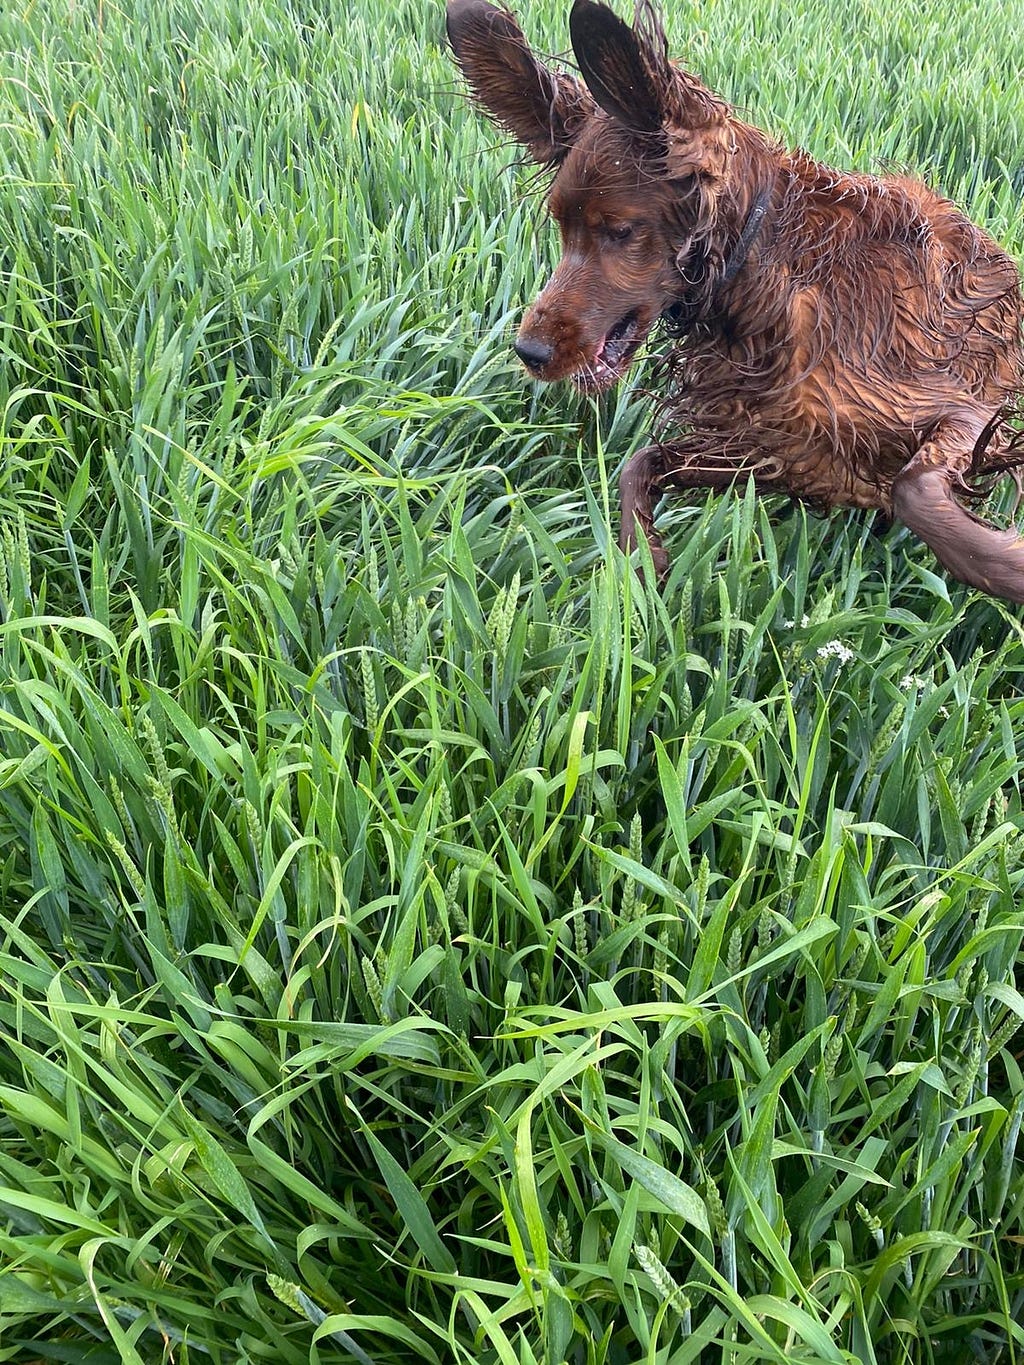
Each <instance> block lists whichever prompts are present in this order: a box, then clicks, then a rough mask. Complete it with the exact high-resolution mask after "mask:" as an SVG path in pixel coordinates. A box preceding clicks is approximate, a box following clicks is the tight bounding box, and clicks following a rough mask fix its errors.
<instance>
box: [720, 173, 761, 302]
mask: <svg viewBox="0 0 1024 1365" xmlns="http://www.w3.org/2000/svg"><path fill="white" fill-rule="evenodd" d="M771 197H772V192H771V189H770V188H768V189H764V190H762V191H761V193H760V194H759V195H758V196H757V198H756V199H755V200H754V205H753V208H752V209H751V210H750V212H749V213H748V214H747V221H746V222H745V223H744V224H743V229H742V231H741V232H740V235H739V239H738V240H737V242H736V245H735V246H734V247H733V249H732V252H731V254H730V256H729V259H728V260H727V261H726V263H725V269H724V270H723V271H722V275H721V278H720V279H719V281H718V285H719V288H721V286H722V285H723V284H729V283H730V281H732V280H734V279H735V278H736V276H737V275H738V274H739V273H740V271H741V270H742V269H743V266H744V264H745V263H746V259H747V257H748V256H749V255H750V249H751V247H752V246H753V245H754V243H755V242H756V241H757V236H758V233H759V232H760V231H761V224H762V223H763V222H764V216H765V214H766V213H767V212H768V204H769V201H770V200H771Z"/></svg>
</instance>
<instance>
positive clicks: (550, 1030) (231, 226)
mask: <svg viewBox="0 0 1024 1365" xmlns="http://www.w3.org/2000/svg"><path fill="white" fill-rule="evenodd" d="M1022 19H1024V9H1022V7H1021V5H1020V4H1019V3H1017V0H1014V3H1013V4H1007V5H1004V6H1001V7H992V6H982V5H980V4H970V5H962V4H958V5H955V6H954V5H952V4H950V3H946V2H945V0H930V3H928V4H926V5H925V6H923V7H920V6H919V7H918V8H917V9H915V10H914V11H912V12H911V11H900V10H893V9H892V7H890V6H882V5H876V4H874V3H869V0H864V3H863V4H861V5H859V6H856V7H849V6H848V7H846V9H845V10H844V11H843V12H842V14H840V13H839V12H838V11H833V9H832V7H830V6H825V5H817V4H816V5H813V6H810V7H805V8H804V9H802V10H799V11H797V12H794V11H793V9H792V7H786V8H783V7H777V6H771V7H769V6H767V5H764V4H760V3H755V2H754V0H748V3H747V4H746V5H743V6H735V7H725V6H720V5H718V4H708V5H704V6H701V7H697V6H687V5H685V4H684V5H680V6H677V7H675V8H674V9H673V11H672V14H671V16H670V26H671V29H672V33H673V39H674V45H675V47H676V50H678V51H681V52H684V53H686V55H687V56H688V57H689V59H690V60H691V61H692V62H693V64H694V65H696V66H697V67H698V68H699V69H700V70H702V72H703V73H704V74H705V75H706V77H707V78H708V79H709V80H710V81H711V82H712V83H714V84H715V85H716V86H717V87H718V88H721V89H722V90H723V91H724V92H725V93H726V94H728V95H729V96H730V97H731V98H732V99H733V100H734V101H735V102H736V103H738V104H740V105H742V106H743V107H744V108H745V109H746V110H748V111H749V114H750V116H751V117H752V118H755V119H757V120H758V121H760V122H762V123H765V124H767V125H769V126H771V127H773V128H774V129H776V130H777V131H778V132H779V133H780V134H782V135H784V136H785V137H786V138H788V139H789V140H792V141H801V142H803V143H805V144H807V145H808V146H810V147H811V148H812V149H813V151H814V152H815V153H816V154H817V155H820V156H822V157H825V158H829V159H832V160H835V161H837V162H843V163H847V164H849V163H853V164H857V165H860V166H868V167H870V166H877V165H879V164H892V163H895V164H900V165H908V166H915V167H918V168H920V169H922V170H923V171H925V172H926V173H928V174H929V175H930V177H931V178H933V179H935V180H937V181H939V182H940V183H942V184H943V185H944V186H945V187H947V188H948V189H949V190H950V191H951V192H952V193H954V194H955V195H957V196H958V197H959V198H960V199H961V201H962V202H963V203H964V204H965V206H966V207H968V208H969V209H970V210H971V211H972V212H973V213H974V214H975V215H976V216H977V217H978V218H979V220H981V221H983V222H985V223H987V224H988V225H989V226H990V228H991V229H992V230H993V231H994V232H995V233H997V234H998V235H1000V236H1001V237H1002V238H1003V239H1004V240H1005V241H1007V242H1008V243H1009V245H1010V246H1011V248H1014V249H1016V251H1017V252H1018V253H1021V252H1022V251H1024V217H1022V211H1021V207H1020V205H1021V200H1022V198H1024V181H1022V179H1021V171H1020V167H1021V165H1022V164H1024V145H1022V139H1024V131H1022V130H1024V94H1022V91H1021V85H1020V82H1019V80H1018V79H1017V77H1018V74H1019V73H1018V72H1017V69H1016V68H1017V64H1018V63H1017V55H1016V54H1017V52H1018V49H1019V35H1020V32H1021V28H1022ZM528 23H529V27H530V28H531V32H532V33H533V35H534V37H535V39H536V41H537V42H538V44H539V45H541V46H542V47H547V48H548V49H558V48H561V47H564V45H565V16H564V13H562V12H561V9H560V8H559V9H556V7H555V6H553V5H551V4H549V3H545V4H544V5H538V6H535V7H533V9H531V12H530V14H529V16H528ZM441 31H442V20H441V14H440V10H439V9H438V8H436V7H433V6H424V5H422V4H418V3H417V4H413V3H410V2H409V0H401V2H400V3H396V4H392V5H390V6H387V7H376V8H375V7H372V6H369V5H362V4H357V5H352V6H350V7H348V8H347V9H345V8H343V7H341V6H328V5H327V4H326V3H324V2H323V0H302V2H301V3H300V0H264V3H262V4H259V5H251V4H249V5H241V4H239V3H236V0H215V3H210V4H204V5H199V4H197V3H194V0H168V2H167V3H166V4H164V5H161V6H155V5H149V4H142V3H138V2H137V0H129V3H127V4H124V5H122V6H115V5H112V4H110V3H108V0H95V3H92V4H88V5H87V4H83V3H80V0H76V2H75V3H70V4H69V3H68V2H67V0H35V3H28V2H27V0H16V2H15V4H14V5H13V6H8V7H6V8H5V10H4V12H3V14H2V15H0V656H2V661H0V1037H2V1047H0V1139H2V1140H0V1252H2V1260H0V1360H9V1361H18V1362H28V1361H64V1362H90V1365H92V1363H93V1362H118V1361H123V1362H143V1365H150V1362H156V1361H167V1362H170V1361H174V1362H187V1361H192V1360H194V1361H199V1360H211V1361H215V1362H224V1363H225V1365H227V1362H236V1361H239V1362H240V1361H245V1362H264V1361H265V1362H273V1365H279V1362H308V1361H314V1362H324V1363H325V1365H326V1362H328V1361H331V1362H333V1361H339V1362H340V1361H349V1360H356V1361H360V1362H363V1365H365V1362H367V1361H372V1362H377V1363H379V1365H384V1363H385V1362H398V1361H414V1360H415V1361H423V1360H426V1361H431V1362H451V1361H465V1362H481V1363H485V1365H486V1363H489V1362H495V1363H496V1365H497V1363H498V1362H500V1363H501V1365H511V1363H512V1362H521V1363H522V1365H527V1363H528V1362H542V1361H543V1362H545V1363H546V1365H559V1362H562V1361H566V1362H573V1365H576V1363H577V1362H579V1365H584V1363H585V1365H592V1363H593V1365H603V1363H604V1362H607V1363H608V1365H634V1363H636V1362H640V1361H649V1362H659V1365H661V1363H663V1365H685V1362H702V1363H703V1362H710V1361H722V1362H744V1361H747V1362H754V1361H778V1362H780V1363H781V1362H789V1361H801V1362H839V1361H864V1362H884V1361H900V1362H903V1361H914V1362H917V1361H921V1362H925V1361H928V1362H930V1361H940V1360H947V1361H954V1362H965V1361H968V1360H972V1359H978V1360H985V1361H997V1360H999V1361H1012V1360H1017V1359H1019V1358H1020V1356H1021V1354H1022V1349H1024V1333H1022V1329H1021V1327H1020V1325H1019V1324H1020V1322H1021V1320H1022V1318H1024V1260H1022V1252H1021V1247H1022V1245H1024V1228H1022V1207H1024V1178H1022V1167H1021V1162H1020V1159H1019V1155H1018V1145H1019V1134H1020V1127H1021V1120H1022V1118H1024V1077H1022V1073H1021V1064H1020V1050H1019V1041H1018V1039H1017V1030H1018V1027H1019V1026H1020V1024H1021V1021H1022V1019H1024V996H1022V994H1021V993H1020V991H1019V989H1018V986H1017V980H1016V976H1017V971H1018V964H1019V963H1020V961H1021V953H1022V937H1024V917H1022V914H1021V910H1020V900H1021V875H1022V874H1021V853H1022V848H1024V817H1022V811H1021V792H1020V780H1021V769H1022V765H1024V754H1022V753H1021V752H1020V743H1021V740H1020V736H1021V734H1022V730H1024V703H1022V700H1021V677H1022V673H1024V636H1022V632H1021V628H1020V624H1019V621H1018V620H1017V615H1016V614H1015V613H1013V612H1010V611H1008V610H1007V609H1005V608H1004V607H1003V606H1001V605H1000V604H998V603H996V602H993V601H991V600H988V599H984V598H982V597H980V596H978V595H975V594H970V593H968V592H966V590H964V589H962V588H960V587H957V586H955V585H951V584H949V583H948V582H947V581H946V580H945V579H944V578H942V577H940V576H938V575H937V574H936V573H935V571H934V569H935V566H934V564H933V562H932V561H931V560H930V559H929V557H928V555H927V553H926V552H925V551H924V550H923V548H922V547H921V546H919V545H917V544H915V543H913V542H911V541H910V540H909V539H908V538H907V537H905V536H902V535H900V534H896V533H891V534H888V535H885V536H877V535H875V534H874V533H873V532H872V529H871V527H870V526H869V525H867V524H865V523H863V522H861V521H859V520H857V519H856V518H853V517H849V518H836V519H833V520H828V521H823V520H817V519H813V518H809V517H806V516H805V515H804V514H802V513H800V512H794V511H792V510H787V509H786V508H784V507H781V506H779V505H769V504H765V503H763V502H757V501H755V500H754V499H753V498H752V496H751V495H750V494H749V493H744V491H743V490H739V492H738V494H737V495H735V496H732V497H728V498H721V499H707V500H699V499H698V500H696V501H693V502H690V503H689V504H683V503H677V504H674V505H672V506H670V507H667V508H666V509H664V512H663V521H664V524H665V531H666V537H667V540H668V542H669V544H670V546H671V548H672V551H673V554H674V567H673V573H672V578H671V580H670V582H669V584H668V586H667V588H666V591H665V593H664V594H663V595H657V594H655V593H653V592H651V591H650V590H649V589H646V588H644V586H643V584H642V582H641V580H640V579H639V578H638V577H637V576H636V575H635V574H634V573H633V572H632V571H631V570H630V568H629V567H628V566H627V565H626V564H625V563H624V562H623V561H622V559H621V557H620V555H619V554H618V551H617V550H616V549H615V548H614V518H613V517H612V516H610V507H611V504H612V502H613V498H612V496H611V494H610V491H609V489H610V486H613V482H614V474H615V471H616V468H617V466H618V465H619V463H620V462H621V460H622V459H623V458H624V457H625V456H626V454H627V453H628V452H629V450H630V449H631V448H633V447H634V446H635V444H636V443H637V441H638V440H639V439H641V433H642V431H643V424H644V412H643V406H642V404H636V403H633V402H631V399H630V395H629V393H628V392H624V393H620V394H618V395H613V396H612V397H610V398H609V399H607V400H603V401H602V405H601V406H600V408H595V407H593V406H591V405H589V404H587V403H586V402H584V401H582V400H579V399H573V398H572V397H571V396H569V395H566V394H565V393H556V392H537V391H534V390H532V389H531V388H530V387H529V386H528V385H526V384H525V383H524V381H523V379H522V377H521V376H520V374H519V373H518V371H517V369H516V368H515V367H514V366H513V365H512V364H511V363H510V361H509V359H508V355H507V351H508V347H507V342H508V339H509V335H510V332H511V329H512V326H513V319H514V316H515V313H516V310H517V309H518V308H519V307H520V305H521V303H522V302H523V301H524V300H525V299H527V298H528V297H529V296H530V294H531V292H532V291H533V290H534V288H535V286H536V283H537V278H538V276H539V275H540V274H541V273H542V272H543V263H542V262H538V260H537V259H536V258H535V251H534V237H535V235H536V234H541V233H543V226H542V222H543V219H542V205H541V203H540V200H539V198H538V196H537V195H536V193H535V192H534V190H533V187H532V186H531V184H530V181H529V179H528V177H525V176H523V175H521V174H517V173H510V174H505V175H503V174H501V173H500V167H501V166H502V165H503V164H504V163H505V161H507V160H508V153H507V151H506V150H505V149H503V148H502V147H500V146H499V145H498V139H497V137H496V135H495V134H494V132H493V130H491V129H488V128H487V127H485V126H484V125H482V124H481V123H480V122H479V121H478V120H477V119H476V118H475V117H474V116H473V115H472V113H471V112H470V111H468V110H467V109H466V107H465V104H464V102H463V100H462V98H461V96H460V95H459V93H458V90H457V84H456V81H455V79H454V75H453V72H452V70H451V68H450V67H449V65H448V64H447V62H446V60H445V58H444V55H443V53H442V51H441V48H440V45H439V44H440V36H441ZM541 254H543V251H542V253H541Z"/></svg>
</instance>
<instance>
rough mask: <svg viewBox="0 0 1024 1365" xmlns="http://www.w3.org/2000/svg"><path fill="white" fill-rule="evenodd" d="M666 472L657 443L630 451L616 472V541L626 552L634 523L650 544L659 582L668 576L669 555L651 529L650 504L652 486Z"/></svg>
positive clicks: (634, 535)
mask: <svg viewBox="0 0 1024 1365" xmlns="http://www.w3.org/2000/svg"><path fill="white" fill-rule="evenodd" d="M664 472H665V456H664V451H663V450H662V448H661V447H660V446H644V448H643V450H638V451H637V452H636V453H635V454H634V455H631V456H630V457H629V459H628V460H627V461H626V463H625V465H624V466H623V470H622V473H621V474H620V475H619V505H620V510H621V516H622V524H621V528H620V530H619V544H620V545H621V546H622V551H623V553H624V554H627V555H628V554H629V553H630V552H631V551H632V550H633V549H634V548H635V547H636V543H637V527H638V526H639V527H640V530H641V531H642V532H643V534H644V535H645V536H646V538H647V544H648V545H649V546H650V547H651V560H652V561H653V563H654V571H655V573H656V574H657V575H658V581H659V583H660V582H662V581H663V580H664V579H665V578H666V577H667V576H668V555H667V554H666V553H665V547H664V545H663V544H662V543H661V536H659V535H658V533H657V531H656V530H655V529H654V512H653V510H652V508H651V490H652V489H653V488H655V487H656V486H657V485H658V484H659V482H660V480H661V476H662V475H663V474H664Z"/></svg>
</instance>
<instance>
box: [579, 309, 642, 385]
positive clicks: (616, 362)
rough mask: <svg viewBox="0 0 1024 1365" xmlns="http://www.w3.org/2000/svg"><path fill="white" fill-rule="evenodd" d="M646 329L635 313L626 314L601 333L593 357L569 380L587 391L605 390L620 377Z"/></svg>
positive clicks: (627, 366)
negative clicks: (599, 342) (603, 334)
mask: <svg viewBox="0 0 1024 1365" xmlns="http://www.w3.org/2000/svg"><path fill="white" fill-rule="evenodd" d="M647 332H648V329H647V328H646V327H643V326H641V324H640V318H639V316H638V314H637V313H636V312H632V313H627V314H626V316H625V317H623V318H620V319H619V320H618V322H617V323H616V324H615V326H614V327H611V328H609V330H608V331H607V332H606V333H605V336H604V340H603V341H602V342H601V344H600V346H598V348H597V351H596V353H595V355H594V359H593V360H592V361H591V362H590V364H589V365H584V366H583V367H582V368H581V369H579V370H577V371H576V373H575V374H574V375H573V376H572V379H573V383H574V384H575V385H576V387H577V388H580V389H583V390H585V391H587V392H594V391H596V390H598V389H607V388H608V387H609V386H610V385H612V384H614V383H615V382H616V380H618V379H621V378H622V376H623V374H624V373H625V372H626V370H627V369H628V368H629V364H630V361H631V360H632V359H633V356H634V355H635V354H636V350H637V347H638V346H639V345H640V343H641V342H642V341H643V339H644V337H645V336H646V335H647Z"/></svg>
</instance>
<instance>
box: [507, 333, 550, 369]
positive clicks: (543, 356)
mask: <svg viewBox="0 0 1024 1365" xmlns="http://www.w3.org/2000/svg"><path fill="white" fill-rule="evenodd" d="M512 349H513V351H515V353H516V355H517V356H518V357H519V359H520V360H521V361H522V362H523V364H524V365H525V366H526V368H527V369H528V370H533V371H534V373H539V372H540V371H541V370H542V369H543V368H544V366H545V365H548V364H550V362H551V357H552V356H553V355H554V353H555V348H554V347H553V346H548V345H547V343H546V342H543V341H531V339H530V338H529V337H516V339H515V341H513V343H512Z"/></svg>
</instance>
